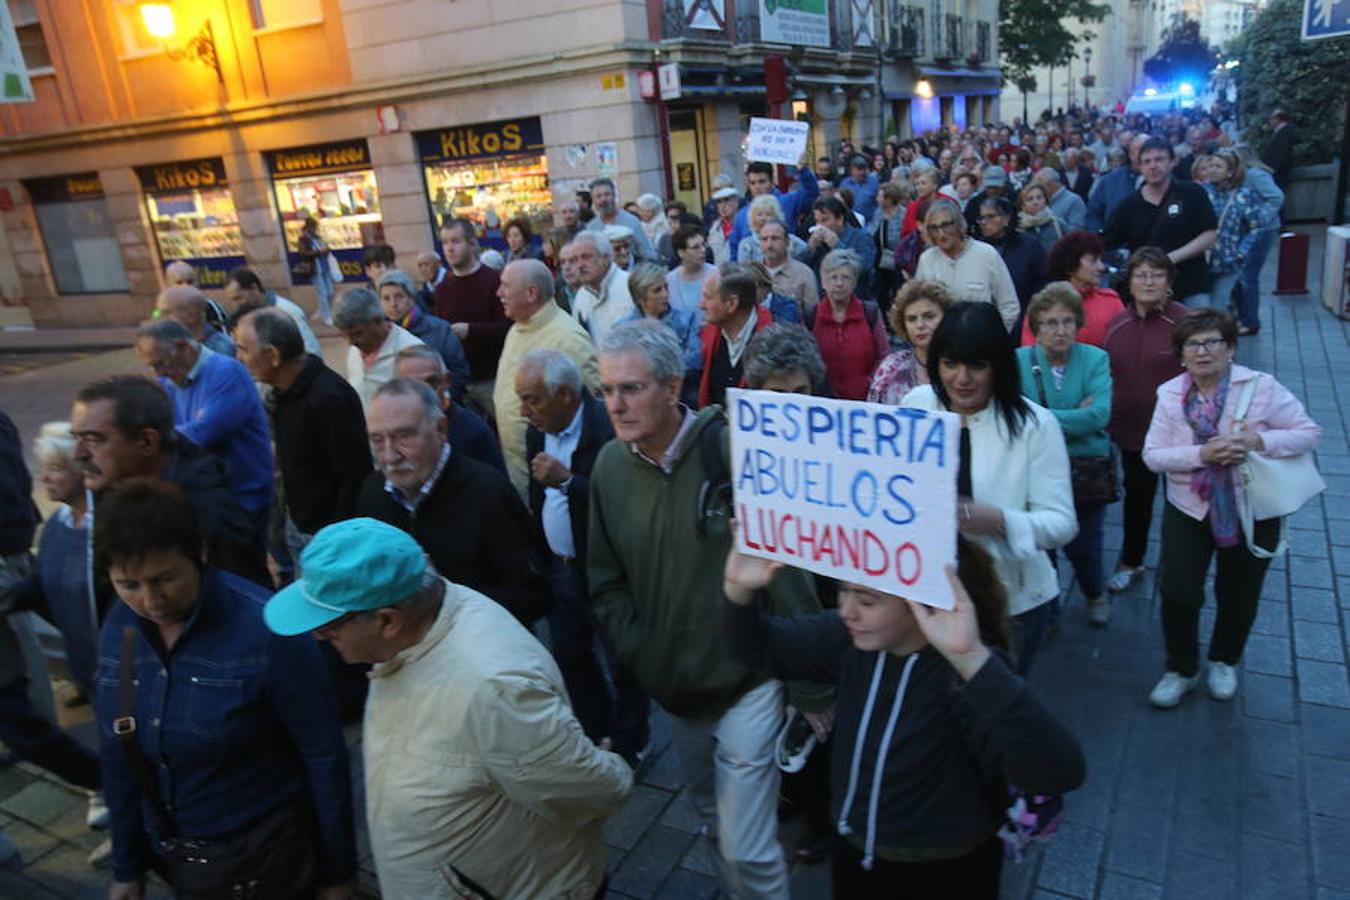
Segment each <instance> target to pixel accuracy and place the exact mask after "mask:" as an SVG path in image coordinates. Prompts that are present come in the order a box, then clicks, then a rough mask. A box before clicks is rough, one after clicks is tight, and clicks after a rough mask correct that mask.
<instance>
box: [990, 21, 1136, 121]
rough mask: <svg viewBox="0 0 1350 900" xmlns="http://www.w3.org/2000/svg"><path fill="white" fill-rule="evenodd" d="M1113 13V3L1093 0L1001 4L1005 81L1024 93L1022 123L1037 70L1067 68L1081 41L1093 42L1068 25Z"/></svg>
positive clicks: (1001, 34) (1000, 41)
mask: <svg viewBox="0 0 1350 900" xmlns="http://www.w3.org/2000/svg"><path fill="white" fill-rule="evenodd" d="M1110 12H1111V6H1110V4H1109V3H1094V2H1092V0H999V4H998V40H999V46H1000V48H1001V53H1002V56H1003V80H1004V82H1005V83H1011V84H1015V85H1017V88H1018V90H1020V91H1021V92H1022V120H1023V121H1024V122H1025V121H1028V119H1027V115H1026V106H1027V93H1028V91H1034V90H1036V76H1035V74H1034V70H1035V69H1036V68H1038V67H1040V66H1050V67H1054V66H1064V65H1068V63H1069V60H1072V59H1077V58H1078V51H1077V49H1076V45H1077V43H1078V42H1079V41H1090V40H1092V37H1093V35H1092V32H1090V31H1089V32H1079V33H1074V32H1073V31H1070V30H1069V29H1068V28H1067V27H1066V26H1065V22H1071V20H1074V19H1077V20H1078V21H1079V22H1082V23H1087V22H1100V21H1101V20H1102V19H1105V18H1106V17H1107V15H1108V14H1110Z"/></svg>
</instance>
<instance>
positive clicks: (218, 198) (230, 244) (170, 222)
mask: <svg viewBox="0 0 1350 900" xmlns="http://www.w3.org/2000/svg"><path fill="white" fill-rule="evenodd" d="M146 206H147V208H148V210H149V213H150V221H151V224H152V225H153V226H154V229H155V241H156V243H157V244H158V245H159V254H160V258H161V259H164V260H174V259H189V260H191V259H213V258H220V257H238V256H243V255H244V243H243V238H242V236H241V235H240V233H239V218H238V216H237V215H236V213H235V210H234V199H233V198H232V197H231V196H230V190H229V188H208V189H199V190H193V191H183V192H175V193H158V194H150V195H147V197H146Z"/></svg>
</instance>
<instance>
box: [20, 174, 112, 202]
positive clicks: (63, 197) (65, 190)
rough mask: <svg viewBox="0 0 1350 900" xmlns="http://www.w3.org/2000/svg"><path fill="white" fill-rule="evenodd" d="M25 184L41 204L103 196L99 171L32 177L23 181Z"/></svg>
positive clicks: (33, 197) (30, 195) (29, 192)
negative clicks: (50, 176)
mask: <svg viewBox="0 0 1350 900" xmlns="http://www.w3.org/2000/svg"><path fill="white" fill-rule="evenodd" d="M23 186H24V190H26V191H28V196H29V197H31V198H32V200H33V203H35V204H39V205H40V204H44V203H69V202H71V201H74V200H97V199H98V198H99V197H102V196H103V182H102V181H100V180H99V177H98V173H97V172H81V173H79V174H77V175H58V176H56V177H55V178H30V179H26V180H25V181H24V182H23Z"/></svg>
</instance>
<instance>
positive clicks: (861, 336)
mask: <svg viewBox="0 0 1350 900" xmlns="http://www.w3.org/2000/svg"><path fill="white" fill-rule="evenodd" d="M811 334H812V335H813V336H814V337H815V339H816V343H817V344H818V345H819V346H820V357H821V359H823V360H825V379H826V380H827V381H828V382H829V383H830V390H831V391H833V392H834V396H835V397H837V398H839V399H840V400H866V399H867V389H868V387H869V386H871V384H872V372H873V371H874V370H875V369H876V367H877V366H878V365H879V364H880V363H881V361H882V360H883V359H885V358H886V354H887V353H889V352H890V339H889V338H888V337H887V336H886V328H885V326H883V325H882V324H881V316H880V315H878V316H877V318H876V321H874V322H872V324H870V325H869V324H868V323H867V314H866V313H865V312H864V311H863V303H862V301H861V300H859V299H858V298H857V296H856V295H855V296H854V297H852V298H851V299H850V300H849V301H848V311H847V312H846V313H845V314H844V321H842V322H836V321H835V320H834V314H833V312H831V310H830V301H829V299H828V298H827V299H824V300H821V301H820V305H819V306H817V307H816V321H815V327H814V328H812V329H811Z"/></svg>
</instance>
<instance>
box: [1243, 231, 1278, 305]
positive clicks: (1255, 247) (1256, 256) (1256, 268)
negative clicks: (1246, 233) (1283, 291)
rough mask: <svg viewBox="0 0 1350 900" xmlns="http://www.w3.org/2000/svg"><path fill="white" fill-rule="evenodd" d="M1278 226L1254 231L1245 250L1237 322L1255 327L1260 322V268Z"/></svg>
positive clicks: (1268, 252)
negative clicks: (1248, 248)
mask: <svg viewBox="0 0 1350 900" xmlns="http://www.w3.org/2000/svg"><path fill="white" fill-rule="evenodd" d="M1279 233H1280V229H1278V228H1262V229H1261V230H1260V231H1258V232H1257V233H1256V240H1255V241H1254V242H1253V243H1252V246H1251V249H1250V250H1248V251H1247V260H1246V262H1244V263H1243V264H1242V272H1241V278H1240V279H1239V283H1240V285H1241V288H1240V290H1239V291H1238V324H1239V325H1245V326H1247V327H1249V328H1250V327H1256V326H1259V325H1260V324H1261V313H1260V306H1261V269H1262V268H1263V267H1264V266H1265V264H1266V257H1267V256H1269V255H1270V248H1271V247H1274V246H1275V238H1276V237H1277V236H1278V235H1279Z"/></svg>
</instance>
